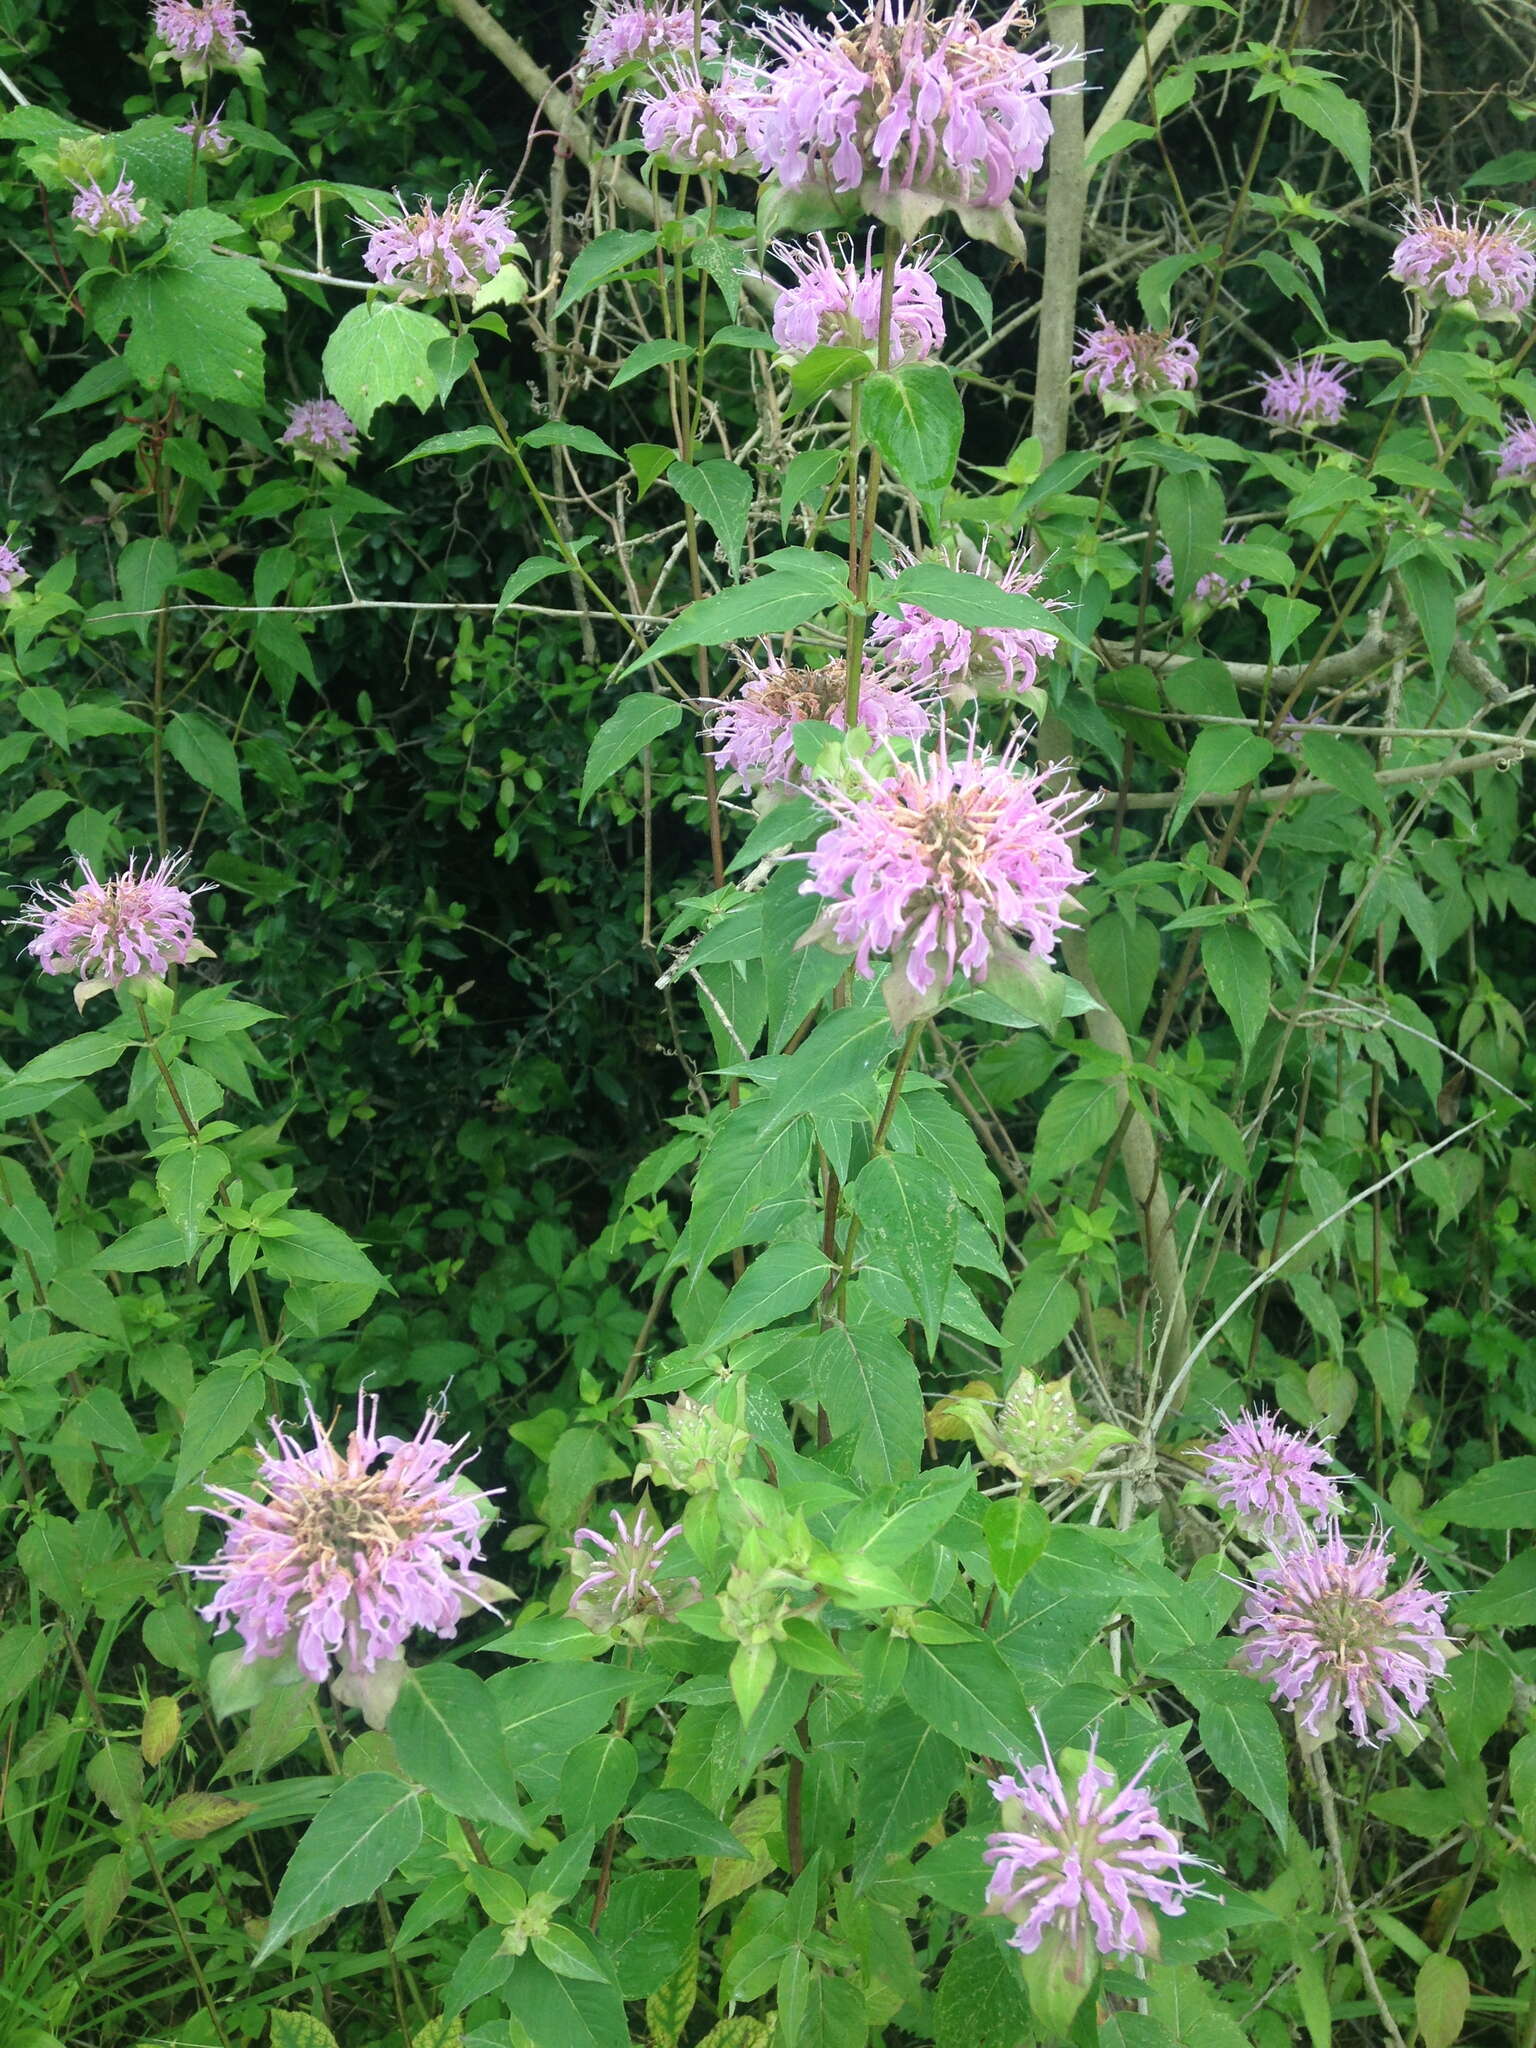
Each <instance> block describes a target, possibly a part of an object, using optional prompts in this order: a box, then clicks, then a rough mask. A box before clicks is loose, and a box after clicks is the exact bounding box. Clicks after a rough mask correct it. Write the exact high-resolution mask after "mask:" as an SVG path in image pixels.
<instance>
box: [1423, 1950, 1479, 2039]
mask: <svg viewBox="0 0 1536 2048" xmlns="http://www.w3.org/2000/svg"><path fill="white" fill-rule="evenodd" d="M1471 2001H1472V1985H1471V1981H1470V1979H1469V1978H1468V1976H1467V1971H1466V1965H1465V1964H1464V1963H1462V1962H1460V1961H1458V1960H1457V1958H1456V1957H1455V1956H1444V1955H1431V1956H1426V1957H1425V1959H1424V1961H1423V1962H1422V1963H1421V1964H1420V1965H1419V1974H1418V1976H1417V1977H1416V1978H1415V1979H1414V1983H1413V2009H1414V2014H1415V2016H1416V2017H1417V2019H1418V2022H1419V2039H1420V2041H1421V2042H1422V2043H1423V2048H1452V2043H1453V2042H1456V2041H1459V2040H1460V2039H1461V2030H1462V2026H1463V2024H1464V2023H1465V2021H1466V2017H1467V2007H1468V2006H1469V2005H1470V2004H1471Z"/></svg>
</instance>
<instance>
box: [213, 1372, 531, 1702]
mask: <svg viewBox="0 0 1536 2048" xmlns="http://www.w3.org/2000/svg"><path fill="white" fill-rule="evenodd" d="M439 1419H440V1418H439V1417H438V1416H437V1415H436V1414H431V1413H429V1414H428V1415H427V1416H426V1417H425V1418H424V1420H423V1421H422V1424H421V1427H420V1428H419V1429H418V1430H417V1432H416V1434H415V1435H414V1436H413V1437H398V1436H381V1435H380V1434H379V1403H378V1398H377V1396H364V1395H361V1394H360V1395H359V1396H358V1401H357V1427H356V1428H355V1429H354V1430H353V1431H352V1432H351V1433H350V1435H349V1436H348V1438H347V1447H346V1450H345V1451H338V1450H337V1449H336V1447H335V1445H334V1444H333V1443H332V1441H331V1437H330V1432H329V1431H328V1430H327V1429H326V1428H325V1426H324V1425H323V1424H322V1422H321V1421H320V1418H319V1416H318V1415H316V1413H315V1411H314V1409H313V1408H311V1409H310V1410H309V1425H310V1429H311V1430H312V1432H313V1434H314V1440H315V1441H314V1448H313V1449H312V1450H310V1449H306V1448H305V1447H304V1446H303V1445H302V1444H301V1443H300V1442H299V1441H298V1440H297V1438H296V1437H294V1436H293V1435H291V1434H290V1433H289V1431H288V1429H287V1428H286V1427H285V1426H284V1425H283V1424H282V1423H280V1422H276V1421H274V1422H273V1423H272V1425H271V1427H272V1435H273V1439H274V1447H273V1449H271V1450H269V1451H263V1452H262V1453H261V1473H260V1495H259V1497H258V1496H256V1495H252V1494H244V1493H235V1492H233V1491H231V1490H230V1489H229V1488H228V1487H223V1486H216V1487H211V1488H210V1489H209V1491H210V1492H211V1493H212V1494H213V1495H214V1497H215V1498H216V1499H217V1500H219V1501H221V1502H223V1503H224V1505H223V1506H221V1507H208V1508H204V1509H203V1513H205V1514H209V1515H214V1516H216V1517H217V1518H218V1519H219V1520H220V1521H221V1522H223V1523H224V1524H225V1533H224V1542H223V1546H222V1548H221V1549H220V1551H219V1554H218V1556H217V1557H215V1558H214V1559H213V1561H212V1562H211V1563H209V1564H204V1565H195V1566H193V1568H192V1569H193V1573H194V1575H195V1576H196V1577H197V1578H200V1579H208V1580H213V1581H215V1582H217V1584H218V1591H217V1593H215V1595H214V1596H213V1599H212V1600H211V1601H210V1602H209V1603H208V1605H207V1606H206V1607H205V1608H203V1609H202V1615H203V1619H204V1620H205V1621H211V1622H214V1623H216V1624H217V1625H218V1626H219V1627H220V1628H233V1629H234V1630H236V1631H237V1633H238V1634H239V1636H240V1638H241V1640H242V1641H243V1642H244V1644H245V1656H244V1660H243V1661H244V1662H245V1663H247V1664H254V1663H255V1662H256V1660H257V1659H258V1658H260V1657H280V1656H283V1655H285V1654H286V1653H288V1652H290V1651H291V1652H292V1653H293V1655H294V1658H295V1660H296V1662H297V1664H298V1667H299V1670H300V1671H301V1672H302V1673H303V1675H304V1676H305V1677H306V1678H309V1679H313V1680H314V1681H315V1682H316V1684H319V1683H321V1682H322V1681H323V1680H325V1679H327V1678H329V1677H330V1676H331V1674H332V1670H333V1667H335V1668H336V1670H337V1672H338V1674H339V1677H340V1679H341V1680H342V1681H357V1680H362V1679H366V1678H368V1677H370V1676H372V1675H373V1674H375V1673H377V1672H379V1671H380V1670H381V1668H385V1667H400V1666H401V1665H402V1661H403V1660H402V1652H403V1650H404V1648H405V1642H406V1638H407V1637H408V1636H409V1635H410V1634H411V1632H412V1630H413V1629H418V1628H420V1629H430V1630H431V1631H432V1633H433V1634H434V1635H439V1636H445V1637H446V1636H451V1635H453V1633H454V1632H455V1630H456V1629H457V1628H458V1626H459V1623H460V1622H461V1621H462V1620H463V1618H464V1616H465V1615H466V1614H469V1613H471V1612H472V1611H473V1610H474V1609H475V1608H477V1607H489V1606H490V1605H491V1602H490V1600H489V1599H488V1598H487V1597H486V1588H487V1587H488V1586H489V1584H490V1582H489V1581H487V1580H483V1579H482V1578H481V1576H480V1574H479V1573H478V1572H476V1571H475V1570H474V1569H473V1566H474V1564H475V1562H476V1560H477V1559H478V1558H479V1557H480V1555H481V1547H480V1546H481V1532H482V1529H483V1526H484V1524H485V1522H486V1521H488V1520H489V1519H490V1513H489V1506H488V1499H487V1496H486V1495H485V1494H483V1493H481V1492H479V1491H478V1489H476V1488H475V1487H472V1486H470V1485H469V1484H468V1483H467V1482H462V1483H461V1482H460V1481H459V1478H458V1474H459V1471H460V1469H461V1468H459V1467H454V1469H453V1470H452V1471H450V1470H449V1469H448V1467H449V1466H451V1465H452V1463H453V1460H454V1458H455V1457H456V1456H457V1454H458V1452H459V1451H460V1449H461V1448H462V1440H461V1442H460V1443H454V1444H450V1443H445V1442H444V1441H443V1439H442V1438H441V1437H440V1436H439V1435H438V1433H437V1431H438V1422H439ZM342 1696H343V1697H346V1696H347V1694H346V1693H345V1692H343V1693H342ZM367 1696H368V1695H367V1694H366V1693H365V1697H367ZM373 1696H374V1697H376V1694H374V1695H373ZM366 1710H367V1709H366V1707H365V1711H366Z"/></svg>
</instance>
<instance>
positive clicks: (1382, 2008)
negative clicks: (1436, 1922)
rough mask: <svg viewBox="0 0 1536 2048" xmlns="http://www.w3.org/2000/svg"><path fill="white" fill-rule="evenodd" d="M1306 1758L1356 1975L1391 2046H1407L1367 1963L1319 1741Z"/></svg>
mask: <svg viewBox="0 0 1536 2048" xmlns="http://www.w3.org/2000/svg"><path fill="white" fill-rule="evenodd" d="M1307 1760H1308V1762H1309V1763H1310V1764H1311V1766H1312V1782H1313V1783H1314V1784H1315V1785H1316V1787H1317V1797H1318V1802H1319V1804H1320V1805H1321V1807H1322V1810H1323V1833H1324V1834H1325V1835H1326V1836H1327V1838H1328V1854H1329V1857H1330V1859H1331V1860H1332V1863H1333V1885H1334V1910H1335V1911H1336V1912H1337V1914H1338V1916H1339V1918H1340V1919H1341V1920H1342V1921H1343V1922H1344V1925H1345V1927H1346V1929H1347V1930H1348V1933H1349V1940H1350V1946H1351V1947H1352V1948H1353V1949H1354V1951H1355V1961H1356V1962H1357V1963H1358V1964H1359V1965H1360V1975H1361V1976H1362V1977H1363V1978H1364V1979H1365V1988H1366V1990H1367V1991H1368V1992H1369V1993H1370V1996H1371V2003H1372V2004H1373V2005H1374V2006H1375V2008H1376V2010H1377V2012H1378V2013H1380V2015H1381V2024H1382V2025H1383V2026H1384V2027H1385V2028H1386V2030H1387V2038H1388V2040H1389V2041H1391V2043H1392V2048H1407V2044H1406V2043H1405V2042H1404V2040H1403V2037H1402V2035H1401V2034H1400V2033H1399V2031H1398V2026H1397V2021H1396V2020H1395V2019H1393V2017H1392V2008H1391V2007H1390V2006H1389V2005H1388V2004H1387V2001H1386V1998H1385V1997H1384V1996H1383V1993H1382V1989H1381V1985H1380V1984H1379V1983H1378V1982H1377V1979H1376V1971H1375V1968H1374V1966H1373V1965H1372V1962H1371V1956H1370V1951H1369V1949H1367V1947H1366V1945H1365V1942H1364V1939H1363V1938H1362V1936H1361V1933H1360V1923H1359V1922H1358V1920H1357V1919H1356V1918H1355V1908H1354V1904H1353V1902H1352V1900H1351V1899H1350V1896H1349V1876H1348V1872H1347V1869H1346V1865H1345V1861H1344V1844H1343V1841H1342V1839H1341V1838H1340V1835H1339V1815H1338V1809H1337V1807H1336V1806H1335V1805H1334V1803H1333V1787H1332V1785H1331V1784H1330V1783H1329V1781H1328V1766H1327V1765H1326V1764H1325V1763H1324V1761H1323V1750H1322V1744H1321V1743H1316V1744H1313V1745H1312V1746H1310V1747H1309V1748H1308V1750H1307Z"/></svg>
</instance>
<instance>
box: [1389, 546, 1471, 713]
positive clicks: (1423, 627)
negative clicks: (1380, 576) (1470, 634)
mask: <svg viewBox="0 0 1536 2048" xmlns="http://www.w3.org/2000/svg"><path fill="white" fill-rule="evenodd" d="M1397 574H1398V577H1399V578H1400V579H1401V582H1402V586H1403V589H1404V590H1405V591H1406V592H1407V595H1408V602H1409V604H1410V606H1411V607H1412V609H1413V615H1414V617H1415V619H1417V621H1418V624H1419V631H1420V632H1421V633H1422V634H1423V635H1424V646H1425V649H1426V651H1427V652H1428V655H1429V659H1430V664H1431V666H1432V667H1433V669H1434V671H1435V680H1436V681H1437V682H1443V681H1444V679H1445V670H1446V664H1447V662H1449V660H1450V658H1451V649H1452V648H1453V647H1454V646H1455V644H1456V632H1457V627H1456V598H1455V593H1454V592H1453V590H1452V588H1451V572H1450V570H1449V569H1447V568H1446V566H1445V564H1444V563H1443V562H1437V561H1436V560H1435V559H1434V558H1433V556H1431V555H1411V556H1410V557H1409V558H1408V560H1407V561H1405V562H1399V563H1398V564H1397Z"/></svg>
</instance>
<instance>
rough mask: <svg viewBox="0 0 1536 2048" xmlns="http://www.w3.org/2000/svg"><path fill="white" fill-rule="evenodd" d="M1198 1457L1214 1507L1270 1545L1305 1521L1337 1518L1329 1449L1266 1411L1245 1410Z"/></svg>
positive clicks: (1340, 1498)
mask: <svg viewBox="0 0 1536 2048" xmlns="http://www.w3.org/2000/svg"><path fill="white" fill-rule="evenodd" d="M1200 1457H1201V1459H1202V1461H1203V1463H1204V1467H1205V1471H1204V1481H1205V1484H1206V1485H1207V1486H1208V1487H1209V1488H1210V1490H1211V1492H1212V1493H1214V1494H1215V1496H1216V1499H1217V1502H1218V1504H1219V1505H1220V1506H1221V1507H1223V1508H1225V1509H1226V1511H1227V1513H1228V1514H1230V1515H1235V1516H1236V1517H1237V1519H1238V1521H1239V1522H1240V1523H1241V1524H1242V1525H1243V1526H1244V1527H1245V1528H1247V1529H1249V1530H1251V1531H1252V1532H1253V1533H1254V1534H1256V1535H1260V1536H1263V1537H1265V1538H1267V1539H1268V1540H1270V1541H1271V1542H1282V1541H1284V1540H1286V1539H1287V1538H1289V1537H1291V1536H1292V1535H1294V1533H1295V1532H1296V1530H1297V1529H1299V1528H1300V1527H1302V1525H1303V1524H1304V1523H1305V1521H1306V1518H1307V1516H1308V1515H1336V1514H1338V1512H1339V1510H1340V1509H1341V1508H1342V1507H1343V1505H1344V1501H1343V1496H1342V1495H1341V1494H1340V1492H1339V1489H1338V1487H1337V1486H1336V1485H1335V1484H1334V1482H1333V1480H1332V1479H1331V1478H1330V1477H1329V1476H1328V1473H1327V1471H1326V1469H1325V1468H1326V1466H1327V1464H1328V1459H1329V1454H1328V1449H1327V1446H1326V1445H1324V1444H1321V1443H1319V1442H1318V1440H1317V1438H1316V1437H1315V1436H1312V1435H1311V1434H1310V1433H1309V1432H1308V1431H1305V1430H1299V1429H1287V1428H1286V1426H1285V1424H1284V1423H1283V1422H1282V1421H1281V1420H1280V1419H1279V1417H1278V1416H1275V1415H1271V1414H1270V1413H1269V1412H1268V1411H1267V1410H1266V1409H1263V1408H1245V1409H1244V1410H1243V1412H1242V1414H1241V1415H1239V1416H1238V1417H1237V1419H1236V1421H1234V1422H1229V1423H1228V1424H1227V1426H1226V1428H1225V1429H1224V1430H1223V1431H1222V1432H1221V1435H1220V1436H1218V1437H1214V1438H1213V1439H1212V1440H1211V1442H1210V1443H1208V1444H1207V1445H1206V1446H1205V1448H1204V1450H1202V1451H1201V1452H1200Z"/></svg>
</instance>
